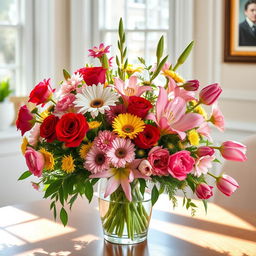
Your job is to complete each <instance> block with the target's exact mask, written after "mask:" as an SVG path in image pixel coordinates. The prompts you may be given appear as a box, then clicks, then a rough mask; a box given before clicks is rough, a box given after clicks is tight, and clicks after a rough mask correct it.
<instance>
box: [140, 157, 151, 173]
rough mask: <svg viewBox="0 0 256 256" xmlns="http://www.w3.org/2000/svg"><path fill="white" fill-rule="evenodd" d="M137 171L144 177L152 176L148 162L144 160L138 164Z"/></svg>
mask: <svg viewBox="0 0 256 256" xmlns="http://www.w3.org/2000/svg"><path fill="white" fill-rule="evenodd" d="M138 169H139V171H140V172H141V173H142V174H144V175H146V176H150V175H152V166H151V164H150V163H149V161H148V160H146V159H144V160H142V161H141V162H140V164H139V167H138Z"/></svg>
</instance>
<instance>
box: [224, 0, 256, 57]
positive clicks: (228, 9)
mask: <svg viewBox="0 0 256 256" xmlns="http://www.w3.org/2000/svg"><path fill="white" fill-rule="evenodd" d="M224 38H225V47H224V61H226V62H256V0H226V1H225V37H224Z"/></svg>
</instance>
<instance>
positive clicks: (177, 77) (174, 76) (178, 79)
mask: <svg viewBox="0 0 256 256" xmlns="http://www.w3.org/2000/svg"><path fill="white" fill-rule="evenodd" d="M163 72H164V75H165V76H170V77H171V78H172V79H173V80H174V81H175V82H176V83H185V80H184V79H183V78H182V77H181V76H180V75H179V74H178V73H176V72H174V71H172V70H169V69H165V70H164V71H163Z"/></svg>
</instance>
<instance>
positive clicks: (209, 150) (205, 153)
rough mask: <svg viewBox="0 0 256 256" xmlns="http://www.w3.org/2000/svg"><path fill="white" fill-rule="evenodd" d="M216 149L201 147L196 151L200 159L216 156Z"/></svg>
mask: <svg viewBox="0 0 256 256" xmlns="http://www.w3.org/2000/svg"><path fill="white" fill-rule="evenodd" d="M214 152H215V151H214V149H213V148H210V147H207V146H202V147H199V148H198V149H197V151H196V154H197V155H198V156H199V157H202V156H212V155H213V154H214Z"/></svg>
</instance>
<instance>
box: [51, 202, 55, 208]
mask: <svg viewBox="0 0 256 256" xmlns="http://www.w3.org/2000/svg"><path fill="white" fill-rule="evenodd" d="M54 206H55V201H53V202H52V203H51V206H50V210H51V209H52V208H53V207H54Z"/></svg>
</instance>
